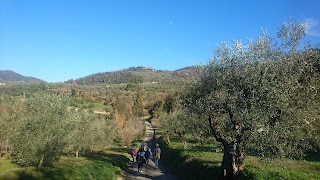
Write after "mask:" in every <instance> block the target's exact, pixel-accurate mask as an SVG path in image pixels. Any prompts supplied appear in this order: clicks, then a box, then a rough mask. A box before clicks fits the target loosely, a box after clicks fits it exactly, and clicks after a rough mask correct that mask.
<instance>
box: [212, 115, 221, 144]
mask: <svg viewBox="0 0 320 180" xmlns="http://www.w3.org/2000/svg"><path fill="white" fill-rule="evenodd" d="M208 120H209V124H210V128H211V131H212V134H213V136H214V137H215V138H216V140H217V141H218V142H221V143H223V142H224V140H223V139H222V137H221V134H220V133H219V132H218V131H217V128H216V127H215V125H214V124H213V123H212V117H211V115H209V119H208Z"/></svg>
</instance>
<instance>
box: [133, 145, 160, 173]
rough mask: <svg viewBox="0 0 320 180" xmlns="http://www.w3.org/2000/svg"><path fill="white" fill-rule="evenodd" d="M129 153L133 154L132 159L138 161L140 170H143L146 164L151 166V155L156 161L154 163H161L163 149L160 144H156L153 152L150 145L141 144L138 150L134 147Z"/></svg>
mask: <svg viewBox="0 0 320 180" xmlns="http://www.w3.org/2000/svg"><path fill="white" fill-rule="evenodd" d="M129 154H130V155H131V158H132V161H133V162H137V163H138V172H142V167H143V165H144V164H145V165H146V167H147V168H148V167H149V160H150V158H151V157H152V159H153V161H154V164H155V165H156V166H158V165H159V159H160V154H161V149H160V147H159V144H156V145H155V147H154V150H153V152H151V150H150V148H149V147H148V146H146V145H143V144H141V146H140V148H139V149H138V151H136V150H135V149H134V147H132V148H131V149H130V151H129Z"/></svg>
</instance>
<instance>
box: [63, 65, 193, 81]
mask: <svg viewBox="0 0 320 180" xmlns="http://www.w3.org/2000/svg"><path fill="white" fill-rule="evenodd" d="M198 78H199V74H198V71H197V68H196V67H195V66H192V67H186V68H183V69H179V70H175V71H164V70H155V69H153V68H151V67H143V66H138V67H130V68H127V69H123V70H119V71H113V72H103V73H95V74H92V75H89V76H85V77H81V78H78V79H75V80H73V79H71V80H68V81H66V83H73V82H76V83H77V84H80V85H91V84H120V83H141V82H160V81H190V80H194V79H198Z"/></svg>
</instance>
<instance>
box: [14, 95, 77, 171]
mask: <svg viewBox="0 0 320 180" xmlns="http://www.w3.org/2000/svg"><path fill="white" fill-rule="evenodd" d="M68 101H69V99H68V98H66V97H64V96H58V95H52V94H48V93H44V92H40V93H35V94H34V95H33V96H32V97H30V98H28V99H27V100H26V101H25V102H24V103H22V104H21V107H20V110H19V111H18V112H17V111H16V115H15V116H13V117H14V119H13V121H14V123H13V124H12V125H14V127H13V128H14V129H15V135H14V136H12V137H11V138H12V140H11V142H12V144H13V147H14V150H15V153H16V155H15V156H14V160H15V161H16V162H17V163H19V164H21V165H26V166H36V167H37V168H41V166H42V165H43V164H44V165H50V164H52V163H53V162H54V161H56V160H58V159H59V157H60V156H61V155H62V153H63V150H64V148H65V147H66V145H67V143H66V139H65V137H66V135H67V134H68V133H69V131H70V130H71V129H72V124H71V121H70V120H69V117H70V114H69V112H68V111H67V105H68Z"/></svg>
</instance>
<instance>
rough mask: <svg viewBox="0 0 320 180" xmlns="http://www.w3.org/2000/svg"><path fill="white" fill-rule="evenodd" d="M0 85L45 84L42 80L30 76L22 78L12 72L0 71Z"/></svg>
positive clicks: (22, 76)
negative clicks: (17, 83)
mask: <svg viewBox="0 0 320 180" xmlns="http://www.w3.org/2000/svg"><path fill="white" fill-rule="evenodd" d="M0 82H1V83H16V82H19V83H45V81H44V80H41V79H39V78H35V77H32V76H24V75H21V74H19V73H16V72H14V71H12V70H0Z"/></svg>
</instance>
